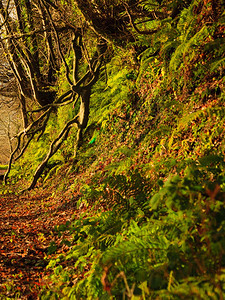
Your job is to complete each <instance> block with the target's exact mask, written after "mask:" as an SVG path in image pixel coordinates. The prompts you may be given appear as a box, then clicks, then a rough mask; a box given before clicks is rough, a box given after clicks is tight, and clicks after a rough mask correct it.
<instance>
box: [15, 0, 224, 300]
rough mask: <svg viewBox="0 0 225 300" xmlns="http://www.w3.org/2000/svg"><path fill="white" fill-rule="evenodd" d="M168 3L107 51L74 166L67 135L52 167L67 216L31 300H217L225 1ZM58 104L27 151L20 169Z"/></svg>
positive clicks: (59, 123) (57, 119) (56, 123)
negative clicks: (123, 46) (68, 210)
mask: <svg viewBox="0 0 225 300" xmlns="http://www.w3.org/2000/svg"><path fill="white" fill-rule="evenodd" d="M109 2H110V1H109ZM119 2H120V1H118V5H119V4H120V3H119ZM93 3H96V7H100V4H102V1H98V2H97V1H94V2H93ZM110 3H111V2H110ZM127 3H128V1H127ZM167 3H168V2H166V1H141V2H140V3H139V4H140V6H138V7H142V8H141V9H143V10H144V11H148V13H149V15H150V16H152V15H151V14H152V13H153V11H154V12H155V13H158V11H159V12H160V13H163V11H166V15H167V17H168V18H163V19H162V20H157V21H156V22H154V20H150V21H149V22H147V21H146V23H143V24H141V22H142V21H143V18H142V17H140V24H141V25H140V24H139V26H140V29H141V30H151V29H153V28H155V27H154V26H155V25H154V24H156V23H157V26H159V28H158V30H157V32H154V33H153V34H152V35H150V36H149V35H144V34H143V35H141V34H140V33H137V32H136V33H135V32H134V31H132V33H133V34H134V36H135V38H136V40H135V41H134V42H130V43H129V44H127V48H126V49H118V48H116V46H115V45H112V46H111V49H110V53H108V55H109V56H110V59H109V60H105V68H103V69H102V70H101V72H100V75H99V80H98V82H96V84H95V86H94V87H93V90H92V95H91V105H90V108H91V110H90V118H89V124H88V126H87V128H86V130H85V136H84V139H83V143H82V145H81V147H80V149H79V151H78V155H77V158H76V159H77V161H76V164H75V165H73V167H72V168H71V161H70V159H69V157H70V155H71V153H72V151H73V140H74V135H75V134H76V131H75V130H74V131H73V130H72V131H71V133H70V135H69V137H68V139H67V141H66V142H65V144H64V146H62V148H61V149H60V150H59V151H58V152H57V153H56V154H55V155H56V156H53V158H52V161H49V168H51V167H52V173H51V172H50V173H49V175H48V177H47V179H46V180H45V181H42V184H43V186H44V187H45V188H46V189H48V188H50V189H51V190H55V192H54V195H53V196H52V197H53V198H54V199H55V198H56V199H57V197H58V201H59V202H60V201H61V200H60V199H61V198H60V197H61V196H60V197H59V194H60V195H61V193H63V195H64V197H66V198H68V199H69V198H70V199H71V202H70V205H72V210H73V211H74V218H71V219H69V220H68V221H67V222H62V223H61V224H60V223H58V224H56V225H57V226H55V229H54V234H55V236H56V235H57V237H55V240H53V239H52V240H51V241H50V243H49V246H48V249H47V254H46V259H47V260H48V266H47V269H46V270H47V276H46V277H45V278H44V280H43V281H44V285H43V286H42V288H41V293H40V295H39V296H40V299H140V300H141V299H219V298H221V299H222V298H224V295H225V260H224V257H225V253H224V249H225V231H224V226H225V223H224V216H225V210H224V199H225V162H224V154H225V152H224V149H225V148H224V147H225V142H224V141H225V130H224V122H225V111H224V4H222V2H220V1H219V4H218V6H216V7H215V5H214V4H215V3H214V1H205V2H204V4H203V2H202V1H198V0H194V1H183V2H182V5H179V3H180V1H170V2H169V4H168V7H165V6H166V4H167ZM153 5H154V6H153ZM155 7H157V8H158V10H156V9H155ZM123 9H124V7H123ZM170 12H174V15H169V16H168V14H167V13H170ZM171 14H172V13H171ZM136 21H137V20H136ZM153 23H154V24H153ZM138 28H139V27H138ZM61 71H62V74H61V75H60V88H59V90H62V92H64V89H66V84H65V82H64V81H63V72H64V71H63V70H61ZM67 108H68V109H67V110H64V109H62V108H60V109H58V110H57V114H55V116H52V118H51V119H50V122H49V125H48V127H47V129H46V135H43V136H42V137H41V139H40V140H39V141H38V146H39V148H35V145H36V144H35V143H34V144H31V147H30V154H29V155H30V157H28V154H27V156H25V158H24V162H23V163H24V166H26V168H27V169H28V168H30V167H31V161H32V159H33V160H35V161H37V160H38V157H39V156H41V155H43V151H44V149H46V144H47V142H49V138H50V137H51V138H52V137H54V134H56V133H55V128H57V129H59V130H60V129H61V128H62V127H63V126H64V123H65V122H67V120H68V119H70V118H71V117H72V116H73V114H74V113H75V112H74V110H73V109H74V108H73V107H72V105H68V106H67ZM27 153H29V152H27ZM18 164H19V163H18ZM37 193H38V191H37ZM68 205H69V204H68ZM57 213H58V214H59V215H60V210H59V211H57ZM57 241H60V245H59V244H57V243H56V242H57Z"/></svg>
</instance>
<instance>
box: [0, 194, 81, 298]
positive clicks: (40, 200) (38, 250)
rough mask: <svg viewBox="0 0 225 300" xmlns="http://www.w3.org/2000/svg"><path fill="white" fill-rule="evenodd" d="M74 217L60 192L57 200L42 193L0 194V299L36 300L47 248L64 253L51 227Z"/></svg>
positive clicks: (59, 240) (70, 205)
mask: <svg viewBox="0 0 225 300" xmlns="http://www.w3.org/2000/svg"><path fill="white" fill-rule="evenodd" d="M76 214H79V212H78V210H77V209H76V207H74V200H73V201H72V200H68V197H66V196H65V195H64V194H63V193H62V195H58V194H57V197H54V193H52V191H51V192H50V191H44V190H42V191H40V190H39V191H38V192H30V193H28V192H27V193H25V194H23V195H13V194H8V195H4V196H2V195H0V299H9V298H13V299H37V298H38V291H40V289H41V287H42V286H44V285H45V284H46V282H45V280H44V275H46V272H47V271H46V265H47V263H48V260H49V258H50V257H51V255H49V249H50V250H51V247H53V248H54V247H55V248H57V250H56V252H57V253H61V252H64V251H66V250H67V246H65V245H64V244H63V243H62V240H63V239H64V238H65V236H60V237H59V236H58V234H57V232H56V231H55V230H54V228H55V226H56V225H59V224H64V223H66V222H67V221H70V220H71V219H72V218H76ZM65 235H66V233H65ZM50 245H51V246H50ZM49 246H50V248H49ZM50 252H51V251H50Z"/></svg>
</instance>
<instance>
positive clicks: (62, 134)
mask: <svg viewBox="0 0 225 300" xmlns="http://www.w3.org/2000/svg"><path fill="white" fill-rule="evenodd" d="M74 123H77V124H78V116H76V117H74V118H73V119H72V120H70V121H69V122H67V124H66V125H65V126H64V128H63V129H62V131H61V132H60V134H59V135H58V137H57V138H56V139H55V140H54V141H53V142H52V143H51V145H50V148H49V152H48V154H47V155H46V157H45V158H44V160H43V161H42V162H41V164H40V165H39V166H38V168H37V169H36V172H35V174H34V177H33V180H32V182H31V184H30V186H29V187H28V189H27V190H31V189H33V188H34V187H35V185H36V183H37V181H38V179H39V178H40V176H41V174H42V172H43V171H44V168H45V167H46V165H47V163H48V161H49V159H50V158H51V157H52V156H53V155H54V154H55V153H56V151H57V150H58V149H59V148H60V146H61V145H62V143H63V142H64V140H66V139H67V137H68V134H69V131H70V129H71V127H72V125H73V124H74Z"/></svg>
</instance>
